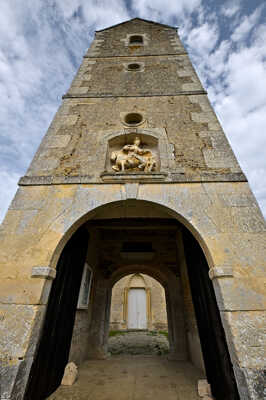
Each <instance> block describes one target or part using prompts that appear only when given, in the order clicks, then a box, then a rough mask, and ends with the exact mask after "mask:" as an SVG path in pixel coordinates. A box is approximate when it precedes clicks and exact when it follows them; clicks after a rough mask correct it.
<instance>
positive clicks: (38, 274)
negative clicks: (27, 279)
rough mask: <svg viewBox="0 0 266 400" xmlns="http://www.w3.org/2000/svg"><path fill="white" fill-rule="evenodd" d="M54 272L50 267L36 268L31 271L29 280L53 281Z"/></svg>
mask: <svg viewBox="0 0 266 400" xmlns="http://www.w3.org/2000/svg"><path fill="white" fill-rule="evenodd" d="M55 277H56V270H55V269H53V268H50V267H41V266H36V267H33V268H32V270H31V278H42V279H54V278H55Z"/></svg>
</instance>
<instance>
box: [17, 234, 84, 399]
mask: <svg viewBox="0 0 266 400" xmlns="http://www.w3.org/2000/svg"><path fill="white" fill-rule="evenodd" d="M88 240H89V237H88V232H87V230H86V229H83V228H80V229H78V231H77V232H76V233H74V235H73V236H72V238H71V239H70V240H69V241H68V243H67V244H66V246H65V248H64V249H63V251H62V253H61V256H60V258H59V261H58V264H57V274H56V279H55V280H54V281H53V284H52V288H51V292H50V296H49V301H48V304H47V311H46V317H45V321H44V326H43V329H42V334H41V339H40V342H39V347H38V350H37V354H36V355H35V359H34V361H33V364H32V367H31V372H30V376H29V381H28V387H27V392H26V396H25V400H43V399H46V398H47V397H48V396H49V395H50V394H51V393H53V392H54V391H55V390H56V389H57V388H58V386H59V385H60V383H61V380H62V377H63V374H64V369H65V366H66V364H67V362H68V356H69V350H70V346H71V339H72V333H73V327H74V321H75V315H76V309H77V302H78V295H79V289H80V283H81V277H82V272H83V268H84V264H85V259H86V254H87V248H88Z"/></svg>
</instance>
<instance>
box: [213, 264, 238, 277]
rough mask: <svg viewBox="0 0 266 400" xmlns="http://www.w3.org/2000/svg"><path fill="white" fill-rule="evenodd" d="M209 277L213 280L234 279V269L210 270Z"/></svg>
mask: <svg viewBox="0 0 266 400" xmlns="http://www.w3.org/2000/svg"><path fill="white" fill-rule="evenodd" d="M209 277H210V279H211V280H213V279H215V278H233V277H234V274H233V269H232V267H224V266H220V267H214V268H211V269H210V270H209Z"/></svg>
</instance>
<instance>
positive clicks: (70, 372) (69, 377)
mask: <svg viewBox="0 0 266 400" xmlns="http://www.w3.org/2000/svg"><path fill="white" fill-rule="evenodd" d="M77 378H78V368H77V366H76V364H75V363H73V362H70V363H68V364H67V365H66V368H65V372H64V376H63V379H62V382H61V385H63V386H72V385H73V384H74V383H75V381H76V380H77Z"/></svg>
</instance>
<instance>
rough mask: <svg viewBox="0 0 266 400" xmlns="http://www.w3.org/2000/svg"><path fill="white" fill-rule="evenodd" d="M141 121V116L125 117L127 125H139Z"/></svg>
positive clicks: (131, 115)
mask: <svg viewBox="0 0 266 400" xmlns="http://www.w3.org/2000/svg"><path fill="white" fill-rule="evenodd" d="M142 120H143V117H142V115H141V114H137V113H130V114H127V115H126V116H125V123H126V124H128V125H137V124H140V123H141V122H142Z"/></svg>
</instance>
